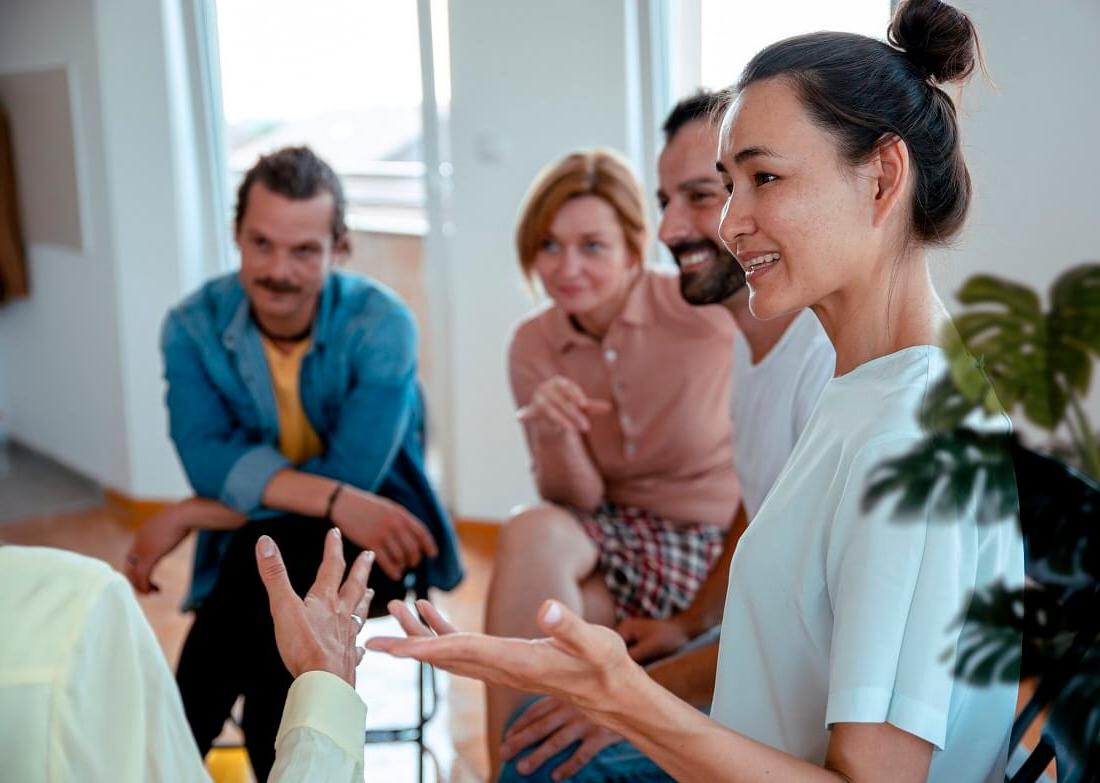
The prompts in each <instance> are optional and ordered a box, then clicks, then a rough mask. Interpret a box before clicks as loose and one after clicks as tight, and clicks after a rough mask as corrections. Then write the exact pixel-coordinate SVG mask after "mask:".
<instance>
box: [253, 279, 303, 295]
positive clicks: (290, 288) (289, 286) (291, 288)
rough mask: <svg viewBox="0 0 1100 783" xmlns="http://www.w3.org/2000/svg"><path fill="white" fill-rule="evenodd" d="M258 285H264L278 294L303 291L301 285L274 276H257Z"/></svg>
mask: <svg viewBox="0 0 1100 783" xmlns="http://www.w3.org/2000/svg"><path fill="white" fill-rule="evenodd" d="M256 285H258V286H262V287H263V288H266V289H267V290H269V291H274V292H275V293H277V294H299V293H301V292H302V289H301V287H300V286H296V285H294V284H293V283H289V282H287V281H286V280H276V279H275V278H274V277H258V278H256Z"/></svg>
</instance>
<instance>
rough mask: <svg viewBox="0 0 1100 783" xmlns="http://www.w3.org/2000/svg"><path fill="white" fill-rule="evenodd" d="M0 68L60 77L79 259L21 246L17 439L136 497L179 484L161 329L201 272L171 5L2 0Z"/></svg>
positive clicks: (5, 316) (12, 366) (4, 317)
mask: <svg viewBox="0 0 1100 783" xmlns="http://www.w3.org/2000/svg"><path fill="white" fill-rule="evenodd" d="M2 12H3V24H0V70H2V71H14V70H23V69H32V68H40V67H47V66H56V65H65V66H67V67H68V69H69V74H70V79H71V81H72V85H73V86H72V92H73V107H74V112H73V113H74V138H75V144H76V147H77V150H76V161H77V168H78V178H79V180H80V188H81V194H80V195H81V208H82V223H83V227H84V234H85V237H86V241H85V248H84V249H83V251H82V252H73V251H70V250H66V249H63V248H56V247H49V246H43V245H33V246H31V247H30V248H29V265H30V276H31V286H32V294H31V297H30V298H29V299H28V300H25V301H22V302H18V303H15V304H13V305H12V306H10V307H6V308H3V309H2V310H0V364H2V365H3V367H4V369H5V373H4V374H5V375H6V376H7V412H8V416H9V419H10V430H11V434H12V435H13V436H14V437H17V438H19V439H20V440H22V441H24V442H26V443H27V444H29V445H31V446H33V447H35V448H37V449H39V450H41V451H43V452H45V453H47V454H49V455H51V456H53V457H54V458H56V459H58V460H59V461H61V462H63V463H66V464H68V465H70V466H72V467H74V468H75V469H77V470H79V471H80V472H82V473H84V474H86V475H88V476H90V477H92V478H94V479H96V480H98V481H100V482H101V483H103V484H105V485H107V486H109V487H112V488H115V489H118V490H121V491H123V492H126V493H128V494H130V495H134V496H138V497H155V498H160V497H174V496H180V495H182V494H184V493H185V492H186V484H185V482H184V480H183V475H182V472H181V470H180V468H179V466H178V463H177V461H176V457H175V454H174V452H173V450H172V448H171V444H170V443H169V441H168V438H167V435H166V429H167V425H166V416H165V412H164V406H163V384H162V381H161V377H160V376H161V360H160V355H159V350H158V345H157V335H158V331H159V325H160V321H161V319H162V318H163V316H164V313H165V312H166V310H167V309H168V307H169V306H170V305H171V304H172V303H174V302H176V301H178V300H179V299H180V298H181V297H182V296H183V294H184V293H185V292H186V291H187V290H189V289H190V288H193V287H194V286H195V285H197V283H198V282H199V280H200V279H201V276H202V274H203V271H204V270H205V269H206V268H207V265H206V264H205V263H204V259H203V255H202V248H203V247H205V246H207V245H206V244H205V243H206V240H207V237H208V234H209V226H208V225H207V223H208V221H207V223H204V222H203V216H202V209H201V201H202V198H203V196H202V193H201V192H200V186H199V184H198V174H197V172H198V171H199V167H198V166H197V164H196V155H195V138H194V130H193V126H194V116H193V111H192V108H191V105H190V103H189V101H190V100H191V93H190V84H189V82H188V69H187V67H186V62H185V59H184V58H185V52H184V51H183V46H184V44H183V35H182V30H181V20H180V12H179V5H178V1H177V0H164V1H163V2H159V3H158V2H148V1H147V0H109V1H108V0H102V1H100V2H94V1H93V0H5V3H4V5H3V6H2Z"/></svg>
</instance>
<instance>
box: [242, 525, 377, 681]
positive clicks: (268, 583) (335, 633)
mask: <svg viewBox="0 0 1100 783" xmlns="http://www.w3.org/2000/svg"><path fill="white" fill-rule="evenodd" d="M373 562H374V553H373V552H369V551H368V552H361V553H360V554H359V557H357V558H355V563H353V564H352V566H351V571H349V572H348V578H347V579H346V580H344V583H343V584H342V585H341V584H340V578H341V577H342V576H343V575H344V549H343V544H342V543H341V540H340V531H339V530H338V529H337V528H333V529H332V530H331V531H329V533H328V534H326V535H325V550H324V555H323V557H322V559H321V567H320V568H319V569H317V580H316V581H315V582H314V583H313V587H311V588H309V592H308V593H306V597H305V598H304V599H302V598H299V597H298V595H297V594H296V593H295V592H294V588H292V587H291V586H290V579H289V578H288V577H287V573H286V566H285V565H284V564H283V557H282V555H281V554H280V552H279V547H278V546H276V544H275V542H274V541H273V540H272V539H271V537H270V536H260V538H259V540H258V541H257V542H256V566H257V567H258V568H259V570H260V579H261V580H262V581H263V583H264V589H265V590H267V597H268V601H269V602H270V605H271V618H272V620H273V621H274V623H275V644H276V645H277V646H278V648H279V657H280V658H282V659H283V664H284V665H285V666H286V668H287V671H289V672H290V673H291V674H292V675H293V676H294V677H298V676H299V675H300V674H303V673H305V672H310V671H323V672H330V673H332V674H335V675H336V676H337V677H339V678H341V679H342V680H344V681H345V682H347V683H348V685H351V686H352V687H355V667H356V666H357V665H358V664H359V661H360V660H362V658H363V653H364V652H365V651H364V649H363V648H362V647H356V646H355V638H356V637H357V636H358V635H359V629H360V628H362V627H363V620H364V618H366V616H367V613H368V612H369V611H370V602H371V598H373V597H374V591H373V590H368V589H367V579H368V578H369V577H370V568H371V564H372V563H373Z"/></svg>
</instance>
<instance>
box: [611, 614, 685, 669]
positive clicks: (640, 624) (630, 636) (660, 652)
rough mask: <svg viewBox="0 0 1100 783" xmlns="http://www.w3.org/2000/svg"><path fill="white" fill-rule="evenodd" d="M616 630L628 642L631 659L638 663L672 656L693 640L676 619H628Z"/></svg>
mask: <svg viewBox="0 0 1100 783" xmlns="http://www.w3.org/2000/svg"><path fill="white" fill-rule="evenodd" d="M615 630H616V631H618V632H619V636H621V637H623V640H624V641H625V642H626V649H627V652H629V653H630V657H631V658H633V659H634V660H635V661H637V662H638V663H645V662H646V661H652V660H653V659H655V658H662V657H664V656H666V655H671V654H672V653H674V652H676V651H677V650H679V649H680V648H681V647H683V646H684V645H685V644H687V643H688V642H690V641H691V639H692V635H691V634H690V633H688V631H687V630H686V629H685V628H684V626H683V624H682V623H681V622H679V621H678V620H677V618H675V617H672V618H669V619H668V620H651V619H648V618H644V617H627V618H626V619H625V620H623V621H622V622H621V623H619V625H618V627H617V628H616V629H615Z"/></svg>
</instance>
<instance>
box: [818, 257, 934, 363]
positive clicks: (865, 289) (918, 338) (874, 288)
mask: <svg viewBox="0 0 1100 783" xmlns="http://www.w3.org/2000/svg"><path fill="white" fill-rule="evenodd" d="M875 272H876V273H875V274H870V275H868V276H867V277H866V278H864V280H863V281H861V282H860V283H856V284H854V285H852V286H849V287H848V288H845V289H843V290H840V291H837V292H836V293H834V294H832V295H831V296H829V297H827V298H826V299H824V300H822V301H821V302H819V303H818V304H816V305H814V306H813V310H814V312H815V313H816V314H817V317H818V319H820V321H821V325H822V327H824V329H825V333H826V334H828V335H829V339H830V340H831V341H832V343H833V347H834V348H835V349H836V375H838V376H840V375H844V374H846V373H848V372H851V371H852V370H854V369H855V368H856V367H858V366H860V365H861V364H864V363H866V362H869V361H871V360H872V359H877V358H878V357H880V356H886V355H888V354H891V353H894V352H895V351H900V350H902V349H903V348H910V347H912V346H915V345H937V344H938V343H939V340H940V331H941V329H942V328H943V324H944V322H945V321H947V320H948V318H949V316H948V313H947V308H946V307H945V306H944V304H943V302H942V301H941V300H940V298H939V295H938V294H937V293H936V289H935V287H934V286H933V285H932V279H931V276H930V274H929V271H928V263H927V261H926V260H925V257H924V253H923V251H919V250H918V251H913V252H910V253H908V254H906V255H905V256H903V257H901V258H898V259H897V260H896V262H895V261H894V260H893V259H889V260H884V261H883V262H882V264H881V265H880V266H879V267H878V269H876V270H875Z"/></svg>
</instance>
